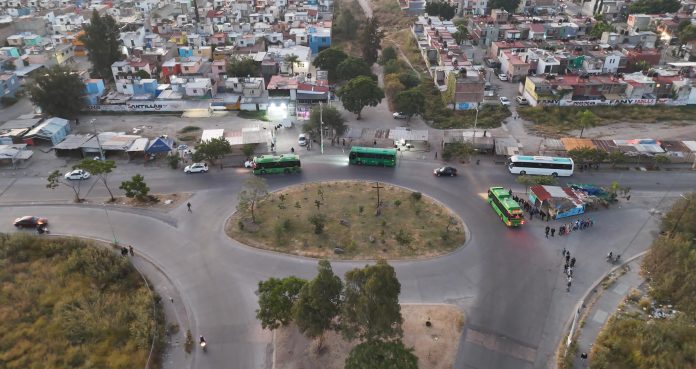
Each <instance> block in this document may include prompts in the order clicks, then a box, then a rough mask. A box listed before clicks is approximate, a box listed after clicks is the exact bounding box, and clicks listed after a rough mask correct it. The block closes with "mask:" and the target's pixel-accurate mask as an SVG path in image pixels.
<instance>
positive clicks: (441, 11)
mask: <svg viewBox="0 0 696 369" xmlns="http://www.w3.org/2000/svg"><path fill="white" fill-rule="evenodd" d="M425 12H426V13H428V15H434V16H438V17H442V18H444V19H445V20H450V19H452V18H454V15H455V14H456V12H457V6H456V5H450V4H449V3H446V2H443V1H431V2H428V3H427V4H426V5H425Z"/></svg>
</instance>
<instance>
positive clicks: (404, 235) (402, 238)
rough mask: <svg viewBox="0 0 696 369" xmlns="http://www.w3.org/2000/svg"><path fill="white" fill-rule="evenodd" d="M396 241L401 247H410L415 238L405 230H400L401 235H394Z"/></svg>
mask: <svg viewBox="0 0 696 369" xmlns="http://www.w3.org/2000/svg"><path fill="white" fill-rule="evenodd" d="M394 239H396V242H398V243H399V245H408V244H410V243H411V241H412V240H413V237H412V236H411V234H409V233H408V232H405V231H404V230H403V229H399V233H397V234H396V235H394Z"/></svg>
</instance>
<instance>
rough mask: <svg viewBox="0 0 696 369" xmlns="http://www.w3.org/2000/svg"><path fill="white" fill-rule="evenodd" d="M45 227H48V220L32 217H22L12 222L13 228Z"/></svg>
mask: <svg viewBox="0 0 696 369" xmlns="http://www.w3.org/2000/svg"><path fill="white" fill-rule="evenodd" d="M46 225H48V219H46V218H41V217H35V216H33V215H27V216H23V217H21V218H17V219H15V220H14V226H15V227H17V228H38V227H43V226H46Z"/></svg>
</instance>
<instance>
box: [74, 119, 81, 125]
mask: <svg viewBox="0 0 696 369" xmlns="http://www.w3.org/2000/svg"><path fill="white" fill-rule="evenodd" d="M75 125H76V126H79V125H80V120H79V119H77V118H75Z"/></svg>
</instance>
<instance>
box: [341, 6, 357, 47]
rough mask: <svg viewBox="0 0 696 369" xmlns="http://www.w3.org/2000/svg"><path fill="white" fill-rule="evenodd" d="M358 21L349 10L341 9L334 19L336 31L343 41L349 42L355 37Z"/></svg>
mask: <svg viewBox="0 0 696 369" xmlns="http://www.w3.org/2000/svg"><path fill="white" fill-rule="evenodd" d="M358 26H359V24H358V21H357V20H356V19H355V15H353V12H352V11H351V10H350V9H341V10H340V11H339V12H338V16H337V17H336V30H337V31H338V33H339V34H340V35H342V36H343V37H344V38H345V39H347V40H349V39H352V38H353V37H355V33H356V32H357V30H358Z"/></svg>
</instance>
